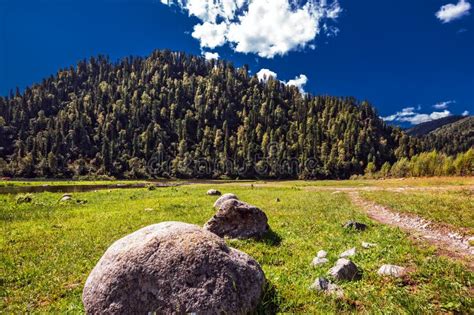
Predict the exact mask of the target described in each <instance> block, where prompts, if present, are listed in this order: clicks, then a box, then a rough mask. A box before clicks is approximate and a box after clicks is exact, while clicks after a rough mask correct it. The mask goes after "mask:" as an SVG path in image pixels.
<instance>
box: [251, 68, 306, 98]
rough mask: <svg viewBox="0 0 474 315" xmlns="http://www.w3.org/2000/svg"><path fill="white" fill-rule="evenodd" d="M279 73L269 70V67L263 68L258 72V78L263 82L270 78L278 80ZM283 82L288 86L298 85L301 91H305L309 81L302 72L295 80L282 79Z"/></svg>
mask: <svg viewBox="0 0 474 315" xmlns="http://www.w3.org/2000/svg"><path fill="white" fill-rule="evenodd" d="M277 77H278V75H277V74H276V73H275V72H273V71H271V70H269V69H265V68H264V69H261V70H260V71H258V72H257V78H258V79H259V80H260V81H261V82H267V81H268V80H269V79H270V78H273V79H275V80H276V78H277ZM280 82H281V83H283V84H285V85H287V86H296V87H297V88H298V90H300V92H301V93H303V94H304V93H305V91H304V87H305V85H306V83H308V77H307V76H306V75H304V74H300V75H299V76H297V77H295V78H294V79H293V80H289V81H288V82H286V81H280Z"/></svg>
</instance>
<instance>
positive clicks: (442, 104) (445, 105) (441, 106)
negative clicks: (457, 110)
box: [433, 101, 456, 109]
mask: <svg viewBox="0 0 474 315" xmlns="http://www.w3.org/2000/svg"><path fill="white" fill-rule="evenodd" d="M455 103H456V101H445V102H439V103H437V104H434V105H433V108H435V109H446V108H448V106H449V105H451V104H455Z"/></svg>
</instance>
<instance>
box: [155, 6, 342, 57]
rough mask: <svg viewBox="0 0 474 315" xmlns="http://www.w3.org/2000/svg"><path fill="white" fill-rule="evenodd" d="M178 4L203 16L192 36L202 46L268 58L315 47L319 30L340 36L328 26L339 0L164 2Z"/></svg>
mask: <svg viewBox="0 0 474 315" xmlns="http://www.w3.org/2000/svg"><path fill="white" fill-rule="evenodd" d="M161 2H162V3H164V4H176V5H178V6H179V7H181V8H182V9H183V10H185V11H187V12H188V14H189V16H195V17H197V18H198V19H199V20H201V23H200V24H197V25H195V26H194V31H193V33H192V36H193V37H194V38H196V39H198V40H199V42H200V44H201V47H207V48H215V47H218V46H222V45H224V44H226V43H228V44H230V46H231V47H232V48H233V49H234V50H235V51H237V52H241V53H254V54H257V55H259V56H260V57H264V58H273V57H275V56H277V55H280V56H282V55H285V54H287V53H288V52H289V51H293V50H298V49H303V48H305V47H313V44H312V43H311V42H312V41H314V39H315V38H316V37H317V36H318V35H319V34H320V33H324V34H327V35H328V36H336V35H337V34H338V32H339V29H338V28H337V27H335V26H332V25H328V22H330V21H335V20H336V19H337V18H338V16H339V14H340V13H341V12H342V9H341V7H340V5H339V2H338V0H332V2H331V3H328V0H319V1H318V0H298V1H296V0H161Z"/></svg>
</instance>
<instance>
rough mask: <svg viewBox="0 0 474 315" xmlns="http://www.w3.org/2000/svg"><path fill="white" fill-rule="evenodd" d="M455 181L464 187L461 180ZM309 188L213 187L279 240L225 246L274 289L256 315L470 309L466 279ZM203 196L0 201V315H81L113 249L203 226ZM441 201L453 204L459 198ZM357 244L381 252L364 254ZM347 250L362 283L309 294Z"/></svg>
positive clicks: (206, 207) (169, 191)
mask: <svg viewBox="0 0 474 315" xmlns="http://www.w3.org/2000/svg"><path fill="white" fill-rule="evenodd" d="M444 181H446V180H444ZM454 181H456V182H460V183H464V184H465V183H466V180H465V179H455V180H454ZM312 183H315V182H312ZM340 183H341V185H343V187H349V185H346V183H344V182H340ZM396 183H397V182H395V181H394V184H392V185H395V184H396ZM385 184H386V183H385ZM385 184H384V185H385ZM308 185H309V184H308V182H285V183H282V184H281V187H280V186H278V185H277V186H276V187H275V185H274V183H269V184H267V185H264V187H260V186H256V187H255V188H253V189H252V188H251V187H250V186H247V185H245V186H244V185H242V184H238V183H237V184H223V185H220V186H219V187H218V188H219V189H220V190H221V191H223V192H234V193H236V194H237V195H238V196H239V197H240V198H241V199H242V200H244V201H247V202H249V203H252V204H255V205H256V206H258V207H260V208H261V209H263V210H264V211H265V212H266V213H267V215H268V217H269V223H270V226H271V227H272V229H273V231H274V232H275V233H276V236H275V237H273V238H272V239H268V240H266V241H250V240H249V241H236V240H232V241H228V242H229V244H230V245H231V246H233V247H236V248H238V249H240V250H243V251H245V252H246V253H248V254H250V255H252V256H253V257H254V258H256V259H257V261H259V263H260V264H261V265H262V268H263V270H264V271H265V274H266V277H267V279H268V281H269V284H270V285H269V288H268V289H267V292H266V295H265V299H264V301H263V302H262V305H261V306H260V311H262V312H263V311H265V310H267V311H269V310H272V311H278V312H306V313H349V312H355V311H359V312H363V313H381V312H383V313H412V314H420V313H440V312H446V313H449V312H459V313H466V314H467V313H471V312H472V311H473V309H474V296H473V292H474V290H473V284H474V274H473V273H472V272H470V271H468V270H466V269H465V267H463V266H462V265H461V264H458V263H455V262H452V261H450V260H447V259H444V258H439V257H436V256H435V255H434V252H435V251H434V249H432V248H417V247H415V246H413V243H411V242H410V241H409V240H408V239H407V237H406V236H405V234H403V233H402V232H400V231H399V230H397V229H392V228H389V227H386V226H383V225H379V224H376V223H373V222H371V221H370V220H369V219H368V218H367V216H366V215H365V214H364V213H362V212H361V210H360V209H358V208H357V207H355V206H354V205H352V204H351V203H350V200H349V198H348V196H347V195H346V194H344V193H338V194H334V193H332V192H331V191H311V192H307V191H305V190H304V187H301V186H308ZM321 185H326V184H321ZM374 185H375V184H374ZM403 185H405V183H403ZM418 185H419V186H424V185H427V184H425V183H423V184H422V183H418ZM453 185H454V184H453ZM455 185H460V184H458V183H457V184H455ZM316 186H317V184H316ZM326 186H328V185H326ZM329 186H334V185H333V184H331V185H329ZM209 188H211V186H210V185H189V186H180V187H169V188H159V189H157V190H152V191H149V190H147V189H122V190H112V191H111V192H109V191H98V192H85V193H77V194H74V197H75V198H76V199H81V200H87V203H86V204H82V205H81V204H77V203H73V202H72V203H65V204H60V203H58V199H59V197H60V195H61V194H55V193H38V194H34V195H33V201H32V202H31V203H22V204H17V203H16V202H15V196H12V195H0V218H1V222H2V227H1V229H2V231H1V235H2V236H1V238H0V251H1V253H2V255H1V258H0V265H1V268H0V273H1V275H0V278H1V279H0V282H1V288H0V295H1V300H0V313H24V312H34V313H39V312H60V313H64V312H72V313H81V312H83V308H82V303H81V292H82V288H83V285H84V282H85V280H86V278H87V276H88V274H89V272H90V271H91V270H92V268H93V267H94V265H95V264H96V262H97V261H98V259H99V258H100V257H101V256H102V254H103V253H104V251H105V250H106V249H107V248H108V246H110V245H111V243H113V241H115V240H116V239H118V238H120V237H122V236H124V235H126V234H129V233H131V232H133V231H135V230H137V229H139V228H141V227H144V226H147V225H149V224H153V223H158V222H161V221H169V220H173V221H184V222H189V223H195V224H198V225H202V224H204V223H205V222H206V221H207V220H208V219H209V218H210V217H211V216H212V215H213V214H214V213H215V210H214V209H213V208H212V204H213V202H214V200H215V198H214V197H209V196H206V194H205V192H206V191H207V189H209ZM213 188H215V186H214V187H213ZM276 198H280V199H281V202H276ZM447 202H451V203H452V204H454V203H456V198H453V199H449V201H447ZM146 208H152V209H154V210H153V211H145V209H146ZM349 219H356V220H360V221H362V222H365V223H367V224H368V225H369V229H368V230H367V231H365V232H361V233H356V232H347V231H345V230H343V229H342V228H341V225H342V224H343V223H344V222H345V221H347V220H349ZM362 241H366V242H371V243H376V244H378V246H377V247H374V248H371V249H362V248H361V246H360V244H361V242H362ZM351 247H357V250H358V253H357V255H356V256H355V257H353V261H354V262H355V263H356V264H357V265H359V267H360V268H361V269H362V270H363V272H364V274H363V278H362V280H360V281H356V282H348V283H340V285H341V287H342V288H343V289H344V291H345V296H344V298H342V299H337V298H336V297H333V296H328V295H324V294H321V293H317V292H313V291H309V290H308V287H309V286H310V285H311V283H312V282H313V281H314V279H315V278H316V277H318V276H322V275H325V274H326V273H327V270H328V269H329V268H330V267H331V266H332V264H333V263H334V262H335V261H336V260H337V256H338V255H339V254H340V253H341V252H343V251H345V250H347V249H349V248H351ZM321 249H324V250H326V251H328V253H329V255H328V256H329V259H330V263H329V264H327V265H323V266H320V267H318V268H313V267H311V266H310V263H311V260H312V258H313V257H314V256H315V255H316V253H317V252H318V251H319V250H321ZM384 263H390V264H398V265H401V266H405V267H408V268H409V269H410V270H411V272H410V274H409V276H408V278H406V279H403V280H402V279H387V278H382V277H380V276H378V275H377V274H376V271H377V270H378V268H379V267H380V265H382V264H384Z"/></svg>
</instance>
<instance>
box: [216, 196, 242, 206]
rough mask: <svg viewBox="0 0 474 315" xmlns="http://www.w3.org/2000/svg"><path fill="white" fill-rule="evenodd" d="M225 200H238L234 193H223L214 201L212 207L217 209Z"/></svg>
mask: <svg viewBox="0 0 474 315" xmlns="http://www.w3.org/2000/svg"><path fill="white" fill-rule="evenodd" d="M227 200H239V198H237V196H236V195H234V194H223V195H222V196H220V197H219V199H217V200H216V202H214V208H216V209H219V208H220V207H221V206H222V204H223V203H224V202H226V201H227Z"/></svg>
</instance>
